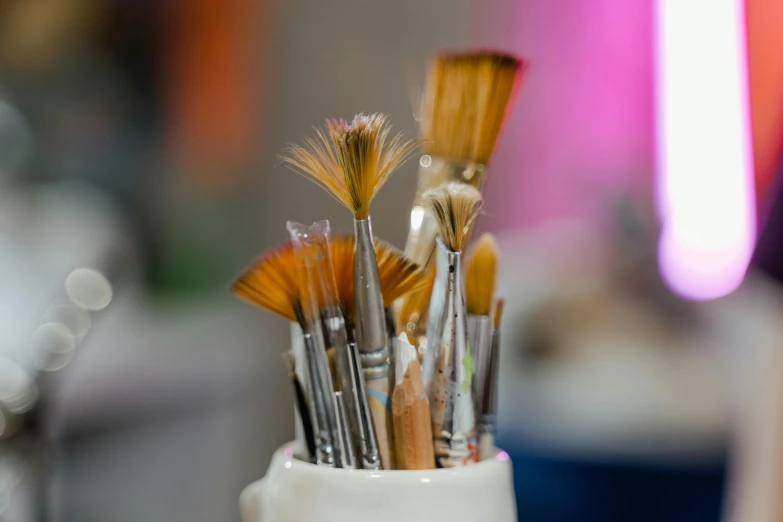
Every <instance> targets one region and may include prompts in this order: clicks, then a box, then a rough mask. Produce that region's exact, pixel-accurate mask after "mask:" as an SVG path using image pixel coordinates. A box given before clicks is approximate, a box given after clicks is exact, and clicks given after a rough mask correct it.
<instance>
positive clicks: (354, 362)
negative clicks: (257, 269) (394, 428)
mask: <svg viewBox="0 0 783 522" xmlns="http://www.w3.org/2000/svg"><path fill="white" fill-rule="evenodd" d="M287 228H288V230H289V232H290V233H291V241H292V242H293V243H294V244H295V245H298V247H299V248H298V249H297V250H298V251H301V252H302V253H303V255H304V257H305V258H306V260H305V264H306V266H307V270H308V272H309V274H310V276H309V279H310V280H311V281H312V284H311V285H310V288H313V289H314V290H315V292H316V293H317V301H318V306H319V313H320V317H321V324H322V328H323V332H324V337H325V338H326V344H327V345H328V346H329V347H330V350H329V351H330V352H332V353H334V361H335V364H334V366H335V374H336V375H337V381H338V382H339V387H340V389H341V390H342V392H343V394H342V396H341V397H342V400H343V401H344V404H343V407H344V409H345V415H346V422H345V428H346V432H348V433H350V435H351V436H350V437H348V438H347V439H346V440H347V441H348V443H349V444H350V445H351V448H350V450H351V451H350V454H351V457H353V455H355V454H356V451H358V453H359V455H360V457H361V463H360V464H361V468H362V469H371V470H377V469H379V467H380V456H379V452H378V445H377V442H376V436H375V431H374V428H373V424H372V418H371V415H370V410H369V406H368V401H367V397H366V395H365V385H364V379H363V375H362V372H361V371H359V368H360V363H359V355H358V351H357V349H356V344H355V343H354V342H352V341H350V340H349V335H348V331H347V328H346V322H345V318H344V316H343V311H342V306H341V304H340V302H339V300H338V293H339V292H338V285H337V280H338V279H344V278H346V275H345V274H344V273H342V272H340V278H336V277H335V272H334V268H333V267H334V262H333V257H332V250H331V241H330V239H331V233H330V228H329V221H326V220H324V221H317V222H315V223H313V224H312V225H310V226H307V225H302V224H300V223H294V222H291V221H289V222H288V224H287ZM338 420H339V419H338ZM354 448H355V449H354ZM351 460H353V458H352V459H351ZM346 462H347V460H346ZM354 465H355V461H354ZM344 467H347V465H346V466H344Z"/></svg>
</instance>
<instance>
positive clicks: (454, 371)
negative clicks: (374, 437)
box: [423, 182, 481, 467]
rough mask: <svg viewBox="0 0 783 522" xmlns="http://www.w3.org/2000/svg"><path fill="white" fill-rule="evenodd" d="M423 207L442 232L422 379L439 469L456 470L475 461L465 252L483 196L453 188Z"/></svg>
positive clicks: (432, 194) (429, 196)
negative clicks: (463, 262) (465, 292)
mask: <svg viewBox="0 0 783 522" xmlns="http://www.w3.org/2000/svg"><path fill="white" fill-rule="evenodd" d="M425 201H427V202H428V203H429V204H430V205H431V208H432V210H433V214H434V215H435V217H436V219H437V223H438V226H439V229H440V230H439V237H438V240H437V252H438V255H437V261H436V275H435V284H434V288H433V292H432V300H431V303H430V316H429V326H428V327H427V351H426V353H425V355H424V377H423V379H424V385H425V389H427V390H428V392H429V399H430V409H431V413H432V434H433V437H434V440H435V442H434V449H435V458H436V460H437V463H438V465H439V466H441V467H454V466H461V465H465V464H469V463H471V462H474V461H475V460H476V458H477V448H476V431H475V428H476V414H475V406H474V404H473V394H472V389H471V387H472V382H473V361H472V357H471V353H470V350H469V349H468V332H467V328H468V327H467V312H466V309H465V298H464V293H463V273H462V250H463V249H464V248H465V246H466V242H467V233H468V231H469V230H470V227H471V225H472V224H473V222H474V221H475V219H476V217H477V215H478V212H479V210H480V209H481V194H480V193H479V191H478V190H477V189H475V188H473V187H471V186H469V185H465V184H464V183H456V182H452V183H448V184H446V185H444V186H442V187H440V188H437V189H433V190H431V191H429V192H427V193H425Z"/></svg>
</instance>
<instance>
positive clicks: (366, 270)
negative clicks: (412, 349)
mask: <svg viewBox="0 0 783 522" xmlns="http://www.w3.org/2000/svg"><path fill="white" fill-rule="evenodd" d="M353 225H354V226H353V228H354V234H355V235H356V251H355V255H354V272H353V281H354V304H355V308H356V313H355V318H354V321H355V328H356V341H357V344H358V346H359V354H360V357H361V362H362V368H363V369H364V377H365V379H366V380H372V379H380V378H384V377H387V376H388V374H389V345H388V343H389V337H388V333H387V332H386V317H385V315H384V314H385V312H384V308H383V295H382V294H381V280H380V276H379V275H378V260H377V258H376V256H375V247H374V246H373V240H372V225H371V223H370V218H369V217H368V218H367V219H363V220H357V219H355V220H354V222H353Z"/></svg>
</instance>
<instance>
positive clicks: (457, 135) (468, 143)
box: [421, 51, 525, 165]
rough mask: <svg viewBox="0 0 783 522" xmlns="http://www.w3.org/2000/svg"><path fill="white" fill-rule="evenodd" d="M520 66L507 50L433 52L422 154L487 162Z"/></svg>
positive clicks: (424, 109)
mask: <svg viewBox="0 0 783 522" xmlns="http://www.w3.org/2000/svg"><path fill="white" fill-rule="evenodd" d="M524 69H525V63H524V62H523V61H522V60H521V59H520V58H517V57H515V56H513V55H510V54H506V53H498V52H489V51H477V52H462V53H444V54H440V55H438V56H436V57H435V58H434V59H433V61H432V63H431V64H430V69H429V74H428V76H427V83H426V86H425V98H424V104H423V107H422V123H421V134H422V138H423V141H422V143H423V149H424V152H425V154H429V155H432V156H437V157H442V158H449V159H454V160H463V161H472V162H476V163H481V164H483V165H485V164H486V163H487V162H488V161H489V159H490V157H491V156H492V153H493V152H494V150H495V145H496V143H497V141H498V137H499V136H500V133H501V131H502V129H503V126H504V124H505V122H506V119H507V115H508V113H509V112H510V109H511V106H512V105H513V102H514V100H515V99H516V94H517V93H518V91H519V85H520V84H521V80H522V77H523V74H524Z"/></svg>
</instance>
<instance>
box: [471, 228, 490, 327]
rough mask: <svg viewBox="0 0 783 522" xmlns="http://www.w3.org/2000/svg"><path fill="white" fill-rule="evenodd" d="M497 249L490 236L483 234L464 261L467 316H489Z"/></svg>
mask: <svg viewBox="0 0 783 522" xmlns="http://www.w3.org/2000/svg"><path fill="white" fill-rule="evenodd" d="M497 263H498V247H497V243H495V237H494V236H493V235H492V234H483V235H482V236H481V237H480V238H479V239H478V241H476V245H475V246H474V247H473V250H472V251H471V252H470V253H469V254H468V256H467V259H466V260H465V305H466V307H467V311H468V313H469V314H473V315H486V316H489V314H490V312H491V311H492V297H493V295H494V293H495V276H496V274H497Z"/></svg>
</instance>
